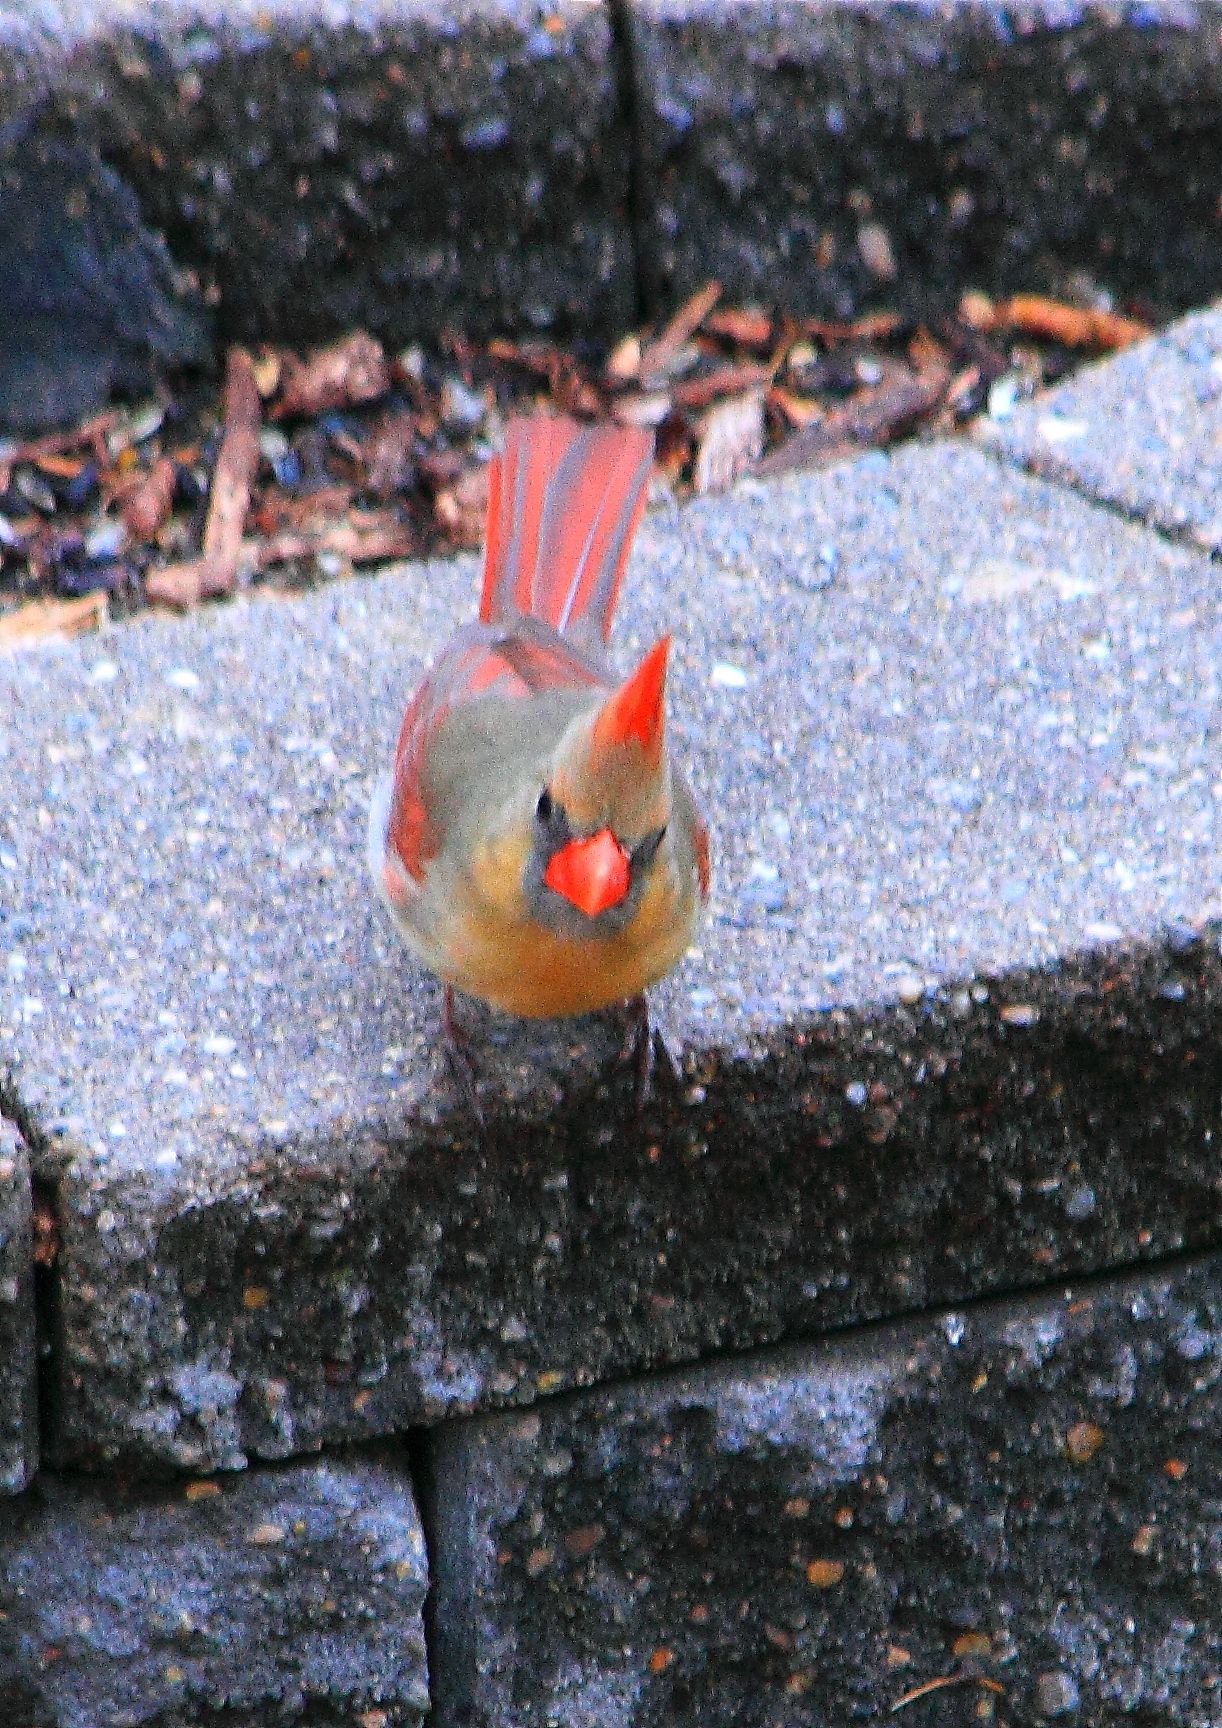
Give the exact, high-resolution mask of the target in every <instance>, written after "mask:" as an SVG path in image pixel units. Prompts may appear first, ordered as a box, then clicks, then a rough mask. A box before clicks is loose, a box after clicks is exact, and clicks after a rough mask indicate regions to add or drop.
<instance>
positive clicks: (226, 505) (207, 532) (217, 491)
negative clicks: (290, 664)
mask: <svg viewBox="0 0 1222 1728" xmlns="http://www.w3.org/2000/svg"><path fill="white" fill-rule="evenodd" d="M261 418H262V415H261V409H260V406H259V391H258V387H257V385H256V383H255V373H254V367H253V366H252V365H251V360H250V355H249V354H248V353H247V352H246V350H245V349H244V348H231V349H230V350H229V359H228V363H227V365H226V369H225V400H224V421H225V431H224V435H223V436H222V438H221V447H220V449H219V451H218V452H217V457H216V467H215V468H214V469H213V472H212V491H211V494H210V496H209V499H208V518H207V521H206V522H205V524H204V544H203V551H202V553H201V555H200V557H198V558H192V559H188V560H185V561H184V562H182V563H179V564H169V565H166V566H165V568H164V569H161V570H154V571H151V572H150V573H149V575H148V576H147V577H146V578H145V583H144V591H145V593H146V594H147V595H148V597H149V599H150V600H161V601H164V602H167V603H168V604H169V605H171V606H191V605H194V604H195V603H196V602H197V601H198V600H200V599H202V598H204V597H205V596H207V595H216V594H228V593H229V592H230V591H231V589H232V588H233V585H234V583H235V582H236V580H237V575H238V559H239V557H240V556H241V552H242V530H243V528H244V527H245V524H246V512H247V510H248V509H249V508H250V489H251V486H252V484H253V483H254V478H255V474H256V472H257V470H258V466H259V426H260V423H261Z"/></svg>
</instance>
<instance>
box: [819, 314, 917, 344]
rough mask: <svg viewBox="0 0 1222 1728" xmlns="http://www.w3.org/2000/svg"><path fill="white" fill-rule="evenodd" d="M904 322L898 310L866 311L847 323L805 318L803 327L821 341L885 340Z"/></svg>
mask: <svg viewBox="0 0 1222 1728" xmlns="http://www.w3.org/2000/svg"><path fill="white" fill-rule="evenodd" d="M902 323H903V319H902V318H901V317H900V315H899V313H898V312H866V313H864V314H863V315H862V316H861V317H860V318H852V319H850V320H849V321H848V322H847V323H846V322H843V321H841V320H837V319H834V318H804V319H803V320H802V322H801V326H800V327H801V329H802V331H803V332H804V333H805V334H806V335H807V336H817V337H818V338H819V340H820V341H821V342H829V343H830V342H883V341H885V340H886V339H887V337H888V336H894V335H895V332H896V331H897V330H898V329H899V327H900V325H901V324H902Z"/></svg>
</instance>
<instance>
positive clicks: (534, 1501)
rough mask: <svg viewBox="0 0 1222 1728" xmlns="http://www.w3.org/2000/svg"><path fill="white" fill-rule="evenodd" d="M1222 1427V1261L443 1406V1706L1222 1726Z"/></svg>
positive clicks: (483, 1711) (680, 1715)
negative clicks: (716, 1359)
mask: <svg viewBox="0 0 1222 1728" xmlns="http://www.w3.org/2000/svg"><path fill="white" fill-rule="evenodd" d="M1220 1433H1222V1257H1219V1256H1217V1255H1215V1256H1213V1257H1212V1258H1210V1259H1207V1260H1204V1261H1200V1262H1197V1263H1196V1264H1195V1265H1184V1266H1181V1267H1180V1268H1178V1269H1176V1270H1175V1271H1172V1272H1164V1273H1162V1274H1160V1275H1159V1276H1155V1277H1147V1278H1141V1279H1132V1280H1127V1281H1117V1282H1096V1283H1093V1284H1088V1285H1083V1286H1077V1287H1070V1288H1068V1289H1066V1290H1064V1291H1059V1290H1058V1291H1056V1292H1050V1293H1048V1294H1046V1295H1043V1296H1041V1297H1039V1298H1038V1299H1035V1300H1028V1301H1021V1302H1005V1303H1000V1302H999V1303H996V1304H993V1303H990V1304H982V1305H979V1306H976V1307H974V1308H972V1309H971V1310H970V1311H968V1312H966V1313H955V1312H949V1313H945V1314H942V1315H940V1316H929V1317H926V1318H923V1319H922V1320H920V1321H918V1322H915V1323H912V1324H908V1325H904V1326H897V1327H895V1328H880V1329H876V1330H869V1331H862V1332H857V1333H852V1334H850V1335H848V1336H845V1337H842V1338H839V1339H837V1340H835V1341H833V1342H829V1343H827V1344H825V1345H823V1346H821V1347H820V1348H818V1349H816V1350H797V1349H795V1350H787V1351H782V1352H776V1353H775V1354H759V1355H756V1356H753V1357H750V1358H747V1359H745V1360H742V1361H739V1362H734V1361H730V1362H724V1363H719V1364H718V1365H717V1366H715V1367H711V1368H707V1369H701V1370H697V1371H695V1372H692V1373H689V1374H685V1375H679V1376H662V1377H658V1378H655V1379H653V1380H646V1381H642V1382H639V1383H637V1384H635V1385H625V1386H620V1387H615V1388H612V1389H609V1390H606V1391H601V1392H597V1393H592V1394H585V1395H581V1396H578V1397H574V1398H569V1399H562V1400H556V1401H551V1402H549V1403H547V1404H545V1405H541V1406H540V1407H539V1408H538V1409H537V1410H536V1411H533V1412H531V1413H529V1414H526V1415H514V1416H504V1417H493V1418H487V1419H481V1420H478V1421H474V1422H467V1423H458V1424H450V1425H447V1426H446V1427H445V1428H444V1429H443V1430H441V1431H440V1433H439V1435H438V1437H437V1439H436V1442H435V1448H434V1492H435V1498H436V1503H437V1506H438V1510H439V1523H438V1526H437V1530H438V1535H439V1538H440V1539H439V1541H438V1542H437V1544H436V1549H435V1552H436V1555H437V1571H436V1622H437V1626H438V1646H437V1686H436V1688H435V1691H434V1700H435V1706H436V1721H437V1725H438V1728H458V1725H459V1724H461V1725H462V1728H500V1725H501V1724H503V1723H508V1722H518V1721H523V1722H525V1721H531V1722H549V1723H564V1724H566V1725H568V1724H571V1725H572V1728H577V1725H578V1724H582V1725H588V1728H595V1725H598V1728H601V1725H603V1724H605V1725H606V1728H611V1725H612V1724H614V1725H615V1728H653V1725H655V1724H656V1725H657V1728H663V1725H666V1728H671V1725H675V1728H678V1725H687V1724H690V1725H691V1728H697V1725H698V1728H765V1725H766V1724H767V1725H772V1724H782V1723H783V1724H786V1725H787V1728H788V1725H793V1728H799V1725H800V1728H816V1725H819V1728H822V1725H823V1724H832V1723H837V1724H840V1723H848V1722H882V1721H884V1720H887V1719H888V1716H889V1712H890V1711H891V1710H893V1709H895V1707H896V1705H897V1704H901V1703H902V1700H904V1699H905V1698H906V1697H908V1695H910V1694H912V1693H914V1692H915V1693H917V1696H916V1697H914V1698H911V1700H910V1702H909V1703H907V1704H902V1709H903V1711H904V1713H905V1715H906V1718H907V1720H908V1721H911V1722H915V1723H919V1724H923V1725H925V1728H931V1725H933V1724H937V1725H938V1728H959V1725H962V1728H967V1725H968V1724H975V1723H978V1722H981V1721H986V1722H996V1723H1001V1722H1010V1723H1035V1722H1039V1721H1041V1720H1043V1719H1044V1718H1045V1717H1047V1716H1056V1715H1063V1716H1064V1717H1065V1719H1066V1720H1067V1721H1072V1722H1074V1723H1077V1724H1081V1725H1082V1728H1087V1725H1093V1728H1104V1725H1105V1724H1106V1725H1109V1728H1110V1725H1113V1724H1115V1723H1117V1722H1119V1721H1121V1720H1133V1721H1140V1722H1143V1723H1149V1724H1151V1725H1153V1724H1171V1723H1175V1724H1177V1725H1178V1728H1212V1725H1213V1724H1215V1723H1216V1722H1217V1721H1218V1720H1219V1715H1220V1713H1222V1661H1220V1659H1222V1633H1220V1630H1219V1622H1218V1616H1217V1600H1218V1597H1217V1592H1218V1581H1219V1577H1220V1576H1222V1518H1220V1517H1219V1513H1220V1511H1222V1508H1220V1506H1219V1498H1218V1494H1219V1483H1220V1481H1222V1440H1220V1438H1219V1435H1220ZM940 1679H949V1680H950V1681H951V1682H953V1684H952V1686H950V1687H943V1688H938V1687H935V1688H934V1689H933V1690H932V1691H931V1692H928V1693H925V1694H924V1697H923V1701H922V1697H921V1693H920V1689H921V1688H922V1687H924V1686H926V1685H928V1684H929V1683H930V1682H933V1681H937V1680H940ZM1057 1703H1059V1704H1060V1705H1061V1706H1062V1708H1061V1709H1060V1710H1058V1709H1056V1708H1049V1706H1050V1705H1053V1704H1057ZM901 1719H903V1717H901Z"/></svg>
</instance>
